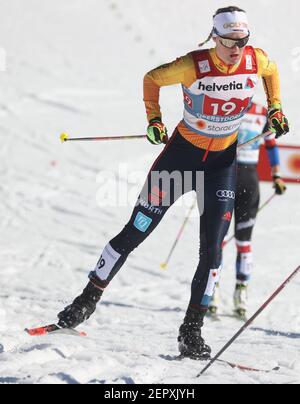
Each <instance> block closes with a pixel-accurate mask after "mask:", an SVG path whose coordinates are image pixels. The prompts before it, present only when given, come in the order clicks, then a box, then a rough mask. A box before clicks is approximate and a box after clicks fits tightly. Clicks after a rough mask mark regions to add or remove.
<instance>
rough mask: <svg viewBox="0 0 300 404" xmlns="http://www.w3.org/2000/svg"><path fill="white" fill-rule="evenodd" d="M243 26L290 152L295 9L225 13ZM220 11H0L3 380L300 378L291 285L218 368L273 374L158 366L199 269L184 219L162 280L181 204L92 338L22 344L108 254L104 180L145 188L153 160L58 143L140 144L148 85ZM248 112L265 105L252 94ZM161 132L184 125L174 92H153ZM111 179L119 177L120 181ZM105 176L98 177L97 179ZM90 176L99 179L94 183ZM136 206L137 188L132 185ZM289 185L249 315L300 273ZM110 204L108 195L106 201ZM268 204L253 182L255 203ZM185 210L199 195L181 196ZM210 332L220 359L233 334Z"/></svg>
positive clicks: (40, 4)
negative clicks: (78, 139)
mask: <svg viewBox="0 0 300 404" xmlns="http://www.w3.org/2000/svg"><path fill="white" fill-rule="evenodd" d="M233 3H235V4H236V5H239V6H242V7H244V8H245V9H246V10H247V11H248V14H249V19H250V22H251V26H252V33H253V37H252V45H254V46H258V47H261V48H263V49H265V50H266V51H267V52H268V53H269V54H270V55H271V57H272V58H273V59H275V60H276V61H277V63H278V65H279V68H280V72H281V81H282V94H283V97H282V98H283V103H284V109H285V112H286V114H287V116H288V118H289V120H290V122H291V129H292V131H291V134H290V136H289V137H287V138H286V139H285V140H283V141H282V142H283V143H292V144H300V137H299V133H298V127H299V126H300V115H299V84H300V35H299V34H300V30H299V22H298V18H299V12H300V5H299V2H298V1H296V0H287V1H285V2H281V1H279V0H261V1H253V2H249V1H247V2H246V1H235V2H233ZM226 5H228V3H227V2H225V1H216V0H213V1H210V2H204V1H200V0H185V1H182V0H151V1H147V2H146V1H141V0H126V1H125V0H51V1H50V0H42V1H41V0H26V1H23V0H1V1H0V119H1V121H0V161H1V163H0V232H1V244H0V383H34V384H39V383H115V384H118V383H128V384H130V383H136V384H138V383H151V384H152V383H162V384H165V383H176V384H183V383H184V384H189V383H203V384H208V383H226V384H234V383H237V384H242V383H247V384H263V383H266V384H277V383H278V384H281V383H289V384H293V383H295V384H296V383H299V381H300V376H299V372H300V357H299V350H300V315H299V285H300V279H299V277H298V278H297V279H295V280H294V281H293V282H292V283H291V284H289V285H288V287H287V288H286V289H285V290H284V291H283V292H282V293H281V295H280V296H279V297H278V298H277V299H276V301H274V303H272V304H271V306H270V307H269V308H268V309H267V310H266V311H265V312H264V313H263V314H262V315H261V316H260V317H259V319H258V320H257V321H256V323H255V324H254V325H253V326H252V327H251V328H250V329H249V330H247V331H246V332H245V333H244V334H243V335H242V336H241V338H240V339H239V340H238V341H237V342H236V343H235V344H234V345H233V346H232V347H231V348H230V349H229V350H228V352H226V354H225V355H224V359H229V360H232V361H237V362H240V363H243V364H245V365H250V366H255V367H261V368H266V369H269V368H272V367H274V366H278V365H279V366H280V367H281V369H280V371H279V372H273V373H268V374H265V373H243V372H241V371H238V370H233V369H231V368H227V367H226V366H223V365H221V364H216V365H214V366H213V367H212V368H211V369H210V370H209V371H208V372H207V374H206V375H205V376H203V377H202V378H201V379H196V378H195V376H196V374H197V373H198V372H199V371H200V370H201V368H202V366H203V365H202V364H201V363H198V362H193V361H190V360H185V361H182V362H176V361H168V360H167V359H168V356H171V357H172V356H175V355H176V354H177V341H176V340H177V333H178V328H179V326H180V324H181V322H182V319H183V317H184V313H185V309H186V307H187V304H188V301H189V297H190V283H191V280H192V277H193V275H194V271H195V268H196V265H197V259H198V247H199V246H198V234H199V218H198V217H197V215H194V217H193V219H192V220H191V221H190V222H189V224H188V226H187V228H186V231H185V233H184V235H183V237H182V240H181V242H180V246H179V247H178V249H177V250H176V252H175V254H174V257H173V259H172V261H171V263H170V266H169V268H168V270H167V271H162V270H161V269H160V263H161V262H162V261H164V259H165V258H166V256H167V254H168V252H169V249H170V247H171V245H172V243H173V241H174V238H175V236H176V235H177V232H178V230H179V228H180V226H181V224H182V221H183V220H184V217H185V214H186V212H187V211H188V207H174V208H173V209H171V210H170V212H169V213H168V214H167V216H166V217H165V219H164V221H163V223H162V224H161V226H160V227H159V228H158V229H157V230H156V231H155V232H154V234H153V235H151V237H150V238H149V239H148V240H147V241H146V242H145V243H144V244H143V245H142V246H141V247H140V248H139V249H138V250H137V251H136V252H135V253H134V254H133V255H132V256H131V257H130V258H129V260H128V262H127V263H126V265H125V266H124V268H123V269H122V270H121V272H120V273H119V274H118V276H117V277H116V279H115V280H114V281H113V283H112V285H111V286H110V287H109V288H108V290H107V291H106V292H105V295H104V298H103V302H102V304H101V305H99V307H98V310H97V313H96V314H95V315H94V316H93V318H92V319H91V320H90V321H89V322H88V323H87V324H84V325H82V327H81V329H83V330H84V331H86V332H87V333H88V337H87V338H77V337H65V336H59V335H55V336H54V335H53V336H47V337H43V338H37V339H34V338H31V337H29V336H27V335H26V334H25V333H24V332H23V330H24V328H25V327H30V326H39V325H44V324H47V323H52V322H54V321H55V319H56V314H57V313H58V312H59V311H60V310H61V309H62V308H63V307H64V306H65V305H66V304H68V303H70V302H71V301H72V300H73V298H74V297H75V296H76V295H78V294H79V293H80V292H81V290H82V288H83V287H84V286H85V284H86V282H87V274H88V272H89V271H90V270H91V269H93V268H94V266H95V264H96V262H97V260H98V258H99V255H100V253H101V251H102V248H103V247H104V246H105V244H106V243H107V242H108V241H109V239H111V238H112V237H113V236H115V235H116V234H117V233H118V232H119V231H120V230H121V229H122V228H123V226H124V225H125V223H126V222H127V220H128V219H129V217H130V214H131V211H132V206H130V205H129V204H127V205H126V206H123V207H116V206H106V207H103V206H100V205H99V201H100V200H101V192H100V194H99V187H100V183H99V178H100V179H101V173H103V172H104V171H107V170H108V171H110V172H112V173H115V174H116V175H119V177H120V180H121V182H122V183H123V185H125V186H126V184H127V178H126V176H125V175H123V171H122V170H121V173H119V164H122V165H123V167H125V166H124V165H127V168H128V171H129V172H133V171H135V170H140V171H141V172H142V173H144V174H143V175H146V173H147V171H148V169H149V168H150V166H151V164H152V162H153V161H154V159H155V158H156V157H157V155H158V154H159V153H160V151H161V147H153V146H151V145H150V143H148V142H147V141H140V140H137V141H127V142H125V141H124V142H107V143H80V144H79V143H69V144H64V145H62V144H61V143H60V141H59V135H60V133H61V132H62V131H67V132H68V133H70V134H71V135H72V136H110V135H111V136H114V135H123V134H124V135H125V134H129V135H130V134H132V135H133V134H137V135H139V134H141V135H143V134H145V128H146V125H147V122H146V116H145V111H144V104H143V99H142V81H143V76H144V74H145V73H146V72H147V71H148V70H150V69H152V68H154V67H156V66H158V65H159V64H162V63H165V62H168V61H171V60H173V59H175V58H176V57H178V56H180V55H184V54H186V53H187V52H189V51H191V50H193V49H196V48H197V44H198V43H199V42H201V41H202V40H204V39H205V38H206V37H207V35H208V34H209V32H210V29H211V18H212V14H213V12H214V11H215V10H216V9H217V8H218V7H221V6H226ZM257 100H259V101H263V100H264V95H263V92H262V90H260V93H259V94H258V96H257ZM161 104H162V110H163V113H164V121H165V123H166V124H167V126H168V127H169V131H170V132H171V131H172V130H173V128H174V126H175V125H176V124H177V122H178V121H179V120H180V119H181V116H182V110H183V106H182V95H181V89H180V86H178V87H170V88H165V89H163V90H162V99H161ZM118 173H119V174H118ZM99 176H100V177H99ZM97 178H98V182H97ZM129 182H130V184H129V185H130V186H131V188H130V189H131V193H132V194H133V195H134V197H136V196H137V195H138V190H139V186H138V185H137V184H136V183H135V182H134V179H131V180H130V181H129ZM299 191H300V188H299V185H290V186H289V189H288V193H287V194H286V196H284V197H278V198H277V199H275V200H274V202H272V206H270V207H269V208H267V209H266V210H265V211H264V212H263V213H261V215H260V217H259V220H258V223H257V228H256V231H255V239H254V248H255V263H256V265H255V272H254V274H253V279H252V284H251V287H250V297H251V299H250V306H251V312H253V313H254V312H255V311H256V310H257V309H258V307H259V306H260V305H261V304H262V303H263V302H264V301H265V300H266V299H267V298H268V297H269V296H270V295H271V293H273V291H274V290H275V289H276V288H277V287H278V286H279V285H280V284H281V282H283V281H284V280H285V279H286V278H287V277H288V275H289V274H290V273H291V272H292V271H293V270H294V269H295V268H296V267H297V266H298V265H299V261H300V257H299V241H300V237H299V220H300V212H299V202H300V198H299ZM112 192H113V189H112ZM271 194H272V188H271V184H262V199H263V200H265V199H267V198H268V197H269V196H270V195H271ZM189 200H190V203H192V200H193V196H190V197H189ZM234 261H235V249H234V244H232V245H231V247H228V249H227V251H226V257H225V269H224V272H223V281H222V285H223V287H222V301H223V307H222V312H223V313H224V314H230V313H231V311H232V296H233V288H234V281H235V279H234V276H235V273H234V266H235V263H234ZM240 326H241V324H240V323H239V322H237V321H236V320H234V319H232V318H230V317H224V318H223V319H222V321H221V322H219V323H215V322H212V321H211V320H209V319H208V320H207V321H206V327H205V330H204V336H205V338H206V339H207V342H208V343H209V344H210V345H211V346H212V348H213V351H214V352H217V351H218V350H219V349H220V348H221V347H222V346H223V345H224V344H225V342H226V341H227V340H228V339H229V338H231V337H232V335H233V334H234V333H235V332H236V331H237V330H238V329H239V328H240Z"/></svg>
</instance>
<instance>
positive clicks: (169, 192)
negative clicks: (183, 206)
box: [58, 132, 192, 328]
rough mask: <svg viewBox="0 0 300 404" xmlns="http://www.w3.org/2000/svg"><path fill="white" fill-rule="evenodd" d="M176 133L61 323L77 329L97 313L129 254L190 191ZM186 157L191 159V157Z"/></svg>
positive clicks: (60, 316)
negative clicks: (109, 286)
mask: <svg viewBox="0 0 300 404" xmlns="http://www.w3.org/2000/svg"><path fill="white" fill-rule="evenodd" d="M176 136H177V134H176V132H175V134H174V135H173V137H172V139H171V140H170V142H169V143H168V145H167V146H166V147H165V149H164V151H163V153H162V154H161V155H160V157H159V158H158V159H157V161H156V162H155V164H154V166H153V167H152V169H151V170H150V173H149V175H148V177H147V181H146V183H145V185H144V187H143V190H142V192H141V195H140V196H139V198H138V202H137V204H136V206H135V208H134V211H133V214H132V216H131V218H130V220H129V222H128V224H127V225H126V226H125V227H124V229H123V230H122V231H121V233H120V234H118V235H117V236H116V237H115V238H114V239H112V240H111V241H110V242H109V243H108V244H107V246H106V247H105V249H104V251H103V253H102V255H101V257H100V259H99V261H98V263H97V265H96V268H95V269H94V271H92V272H91V273H90V275H89V278H90V282H89V284H88V285H87V287H86V288H85V289H84V291H83V293H82V295H80V296H79V297H77V298H76V299H75V300H74V302H73V303H72V304H71V305H70V306H68V307H66V308H65V309H64V310H63V311H62V312H61V313H59V315H58V317H59V326H61V327H63V328H74V327H76V326H78V325H79V324H80V323H82V322H83V321H85V320H87V319H88V318H89V317H90V316H91V315H92V314H93V312H94V311H95V309H96V305H97V303H98V301H99V300H100V298H101V296H102V294H103V291H104V289H105V288H106V287H107V286H108V284H109V283H110V282H111V280H112V279H113V278H114V276H115V275H116V274H117V273H118V271H119V270H120V269H121V267H122V266H123V265H124V263H125V261H126V259H127V257H128V255H129V254H130V253H131V252H132V251H133V250H134V249H135V248H137V247H138V246H139V245H140V244H141V243H142V242H143V241H144V240H145V239H146V238H147V237H148V236H149V235H150V234H151V233H152V232H153V231H154V229H155V228H156V227H157V226H158V224H159V223H160V221H161V220H162V218H163V217H164V215H165V213H166V212H167V210H168V209H169V208H170V206H172V205H173V204H174V203H175V202H176V200H177V199H178V198H179V197H180V196H182V195H183V193H184V192H187V191H188V189H187V188H186V187H185V184H184V176H183V175H182V173H183V172H184V167H181V170H178V166H179V167H180V162H182V164H183V166H184V164H185V161H184V160H185V158H184V153H182V152H181V150H180V149H179V148H178V144H176V142H174V143H175V147H172V145H173V141H174V139H176ZM186 160H187V161H189V159H188V158H187V159H186ZM175 170H176V171H175ZM162 172H163V174H162V175H159V174H160V173H162ZM174 173H175V174H174ZM191 188H192V187H191ZM191 190H192V189H191Z"/></svg>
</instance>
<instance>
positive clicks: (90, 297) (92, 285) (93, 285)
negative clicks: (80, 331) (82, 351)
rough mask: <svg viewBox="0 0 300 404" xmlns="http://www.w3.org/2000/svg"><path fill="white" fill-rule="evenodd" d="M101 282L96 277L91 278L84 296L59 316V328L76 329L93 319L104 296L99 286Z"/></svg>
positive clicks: (83, 293) (78, 298)
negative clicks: (92, 316)
mask: <svg viewBox="0 0 300 404" xmlns="http://www.w3.org/2000/svg"><path fill="white" fill-rule="evenodd" d="M99 282H100V280H98V279H97V278H96V277H95V276H94V275H91V276H90V282H89V283H88V285H87V286H86V288H85V289H84V291H83V292H82V294H81V295H80V296H78V297H77V298H76V299H75V300H74V302H73V303H72V304H71V305H70V306H67V307H66V308H65V309H64V310H63V311H62V312H60V313H59V314H58V319H59V322H58V326H59V327H61V328H76V327H78V326H79V324H81V323H83V322H84V321H86V320H88V319H89V318H90V317H91V315H92V314H93V313H94V311H95V310H96V306H97V303H98V302H99V300H100V299H101V296H102V294H103V289H100V288H99V286H98V285H97V284H98V283H99Z"/></svg>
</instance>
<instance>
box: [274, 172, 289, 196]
mask: <svg viewBox="0 0 300 404" xmlns="http://www.w3.org/2000/svg"><path fill="white" fill-rule="evenodd" d="M273 180H274V186H273V188H274V189H275V192H276V195H283V194H285V192H286V190H287V187H286V184H285V182H284V181H283V179H282V178H281V177H279V176H276V175H275V176H274V177H273Z"/></svg>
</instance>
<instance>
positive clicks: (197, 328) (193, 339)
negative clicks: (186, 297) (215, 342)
mask: <svg viewBox="0 0 300 404" xmlns="http://www.w3.org/2000/svg"><path fill="white" fill-rule="evenodd" d="M203 318H204V315H203V313H199V312H198V311H195V310H193V309H192V308H189V309H188V311H187V313H186V316H185V319H184V322H183V324H182V325H181V327H180V329H179V337H178V343H179V346H178V347H179V352H180V354H181V357H183V358H190V359H194V360H199V361H206V360H209V359H210V354H211V349H210V347H209V346H208V345H206V344H205V342H204V339H203V338H202V336H201V328H202V327H203Z"/></svg>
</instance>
